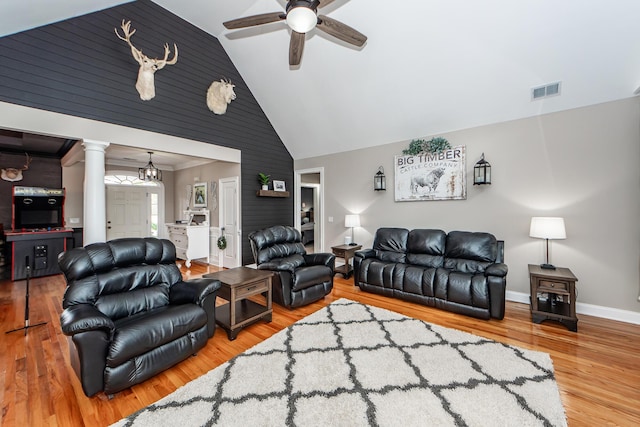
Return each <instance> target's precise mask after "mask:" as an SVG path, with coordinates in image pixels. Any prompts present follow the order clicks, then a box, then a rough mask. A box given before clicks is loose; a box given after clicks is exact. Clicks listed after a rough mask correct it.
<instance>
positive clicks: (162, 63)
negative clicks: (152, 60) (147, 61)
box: [156, 43, 178, 70]
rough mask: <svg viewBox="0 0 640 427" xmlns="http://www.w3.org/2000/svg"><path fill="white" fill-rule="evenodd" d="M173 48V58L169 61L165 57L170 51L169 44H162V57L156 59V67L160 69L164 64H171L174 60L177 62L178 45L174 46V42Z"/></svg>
mask: <svg viewBox="0 0 640 427" xmlns="http://www.w3.org/2000/svg"><path fill="white" fill-rule="evenodd" d="M173 50H174V52H175V53H174V55H173V59H172V60H171V61H167V58H168V57H169V52H171V50H169V44H168V43H165V44H164V58H163V59H162V60H159V59H157V60H156V61H157V69H158V70H159V69H161V68H164V66H165V65H173V64H175V63H176V62H178V46H176V44H175V43H174V44H173Z"/></svg>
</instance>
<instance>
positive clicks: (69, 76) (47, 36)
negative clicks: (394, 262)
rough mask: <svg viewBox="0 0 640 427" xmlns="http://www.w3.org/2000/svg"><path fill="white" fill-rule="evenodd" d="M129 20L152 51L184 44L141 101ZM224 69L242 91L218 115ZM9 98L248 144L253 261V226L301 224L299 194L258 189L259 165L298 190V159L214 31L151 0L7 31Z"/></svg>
mask: <svg viewBox="0 0 640 427" xmlns="http://www.w3.org/2000/svg"><path fill="white" fill-rule="evenodd" d="M122 19H126V20H131V21H132V24H131V26H132V28H135V29H136V33H135V35H134V36H133V38H132V42H133V44H134V45H135V46H136V47H137V48H138V49H140V50H142V51H143V52H144V53H145V54H146V55H147V56H149V57H152V58H154V57H162V55H163V54H164V51H163V46H164V43H169V46H171V49H172V51H173V43H176V44H177V45H178V50H179V56H178V62H177V64H175V65H171V66H169V65H168V66H166V67H165V68H164V69H162V70H160V71H158V72H157V73H156V75H155V86H156V97H155V98H154V99H152V100H150V101H142V100H140V98H139V95H138V93H137V91H136V90H135V81H136V78H137V72H138V64H137V63H136V62H135V61H134V59H133V58H132V56H131V51H130V49H129V47H128V45H127V44H126V43H125V42H124V41H122V40H120V39H118V38H117V37H116V35H115V34H114V28H116V27H117V28H119V27H120V22H121V21H122ZM222 77H225V78H228V79H231V81H232V82H233V83H234V84H235V85H236V87H235V92H236V95H237V99H236V100H235V101H233V102H232V103H231V104H230V105H229V107H228V109H227V113H226V114H225V115H220V116H218V115H214V114H213V113H211V112H210V111H209V110H208V108H207V106H206V92H207V89H208V87H209V85H210V84H211V82H213V81H215V80H219V79H220V78H222ZM0 100H1V101H5V102H9V103H14V104H19V105H24V106H28V107H33V108H39V109H44V110H50V111H55V112H58V113H63V114H68V115H72V116H78V117H83V118H88V119H93V120H99V121H103V122H109V123H115V124H118V125H122V126H128V127H133V128H138V129H144V130H147V131H151V132H158V133H163V134H168V135H173V136H177V137H182V138H188V139H192V140H196V141H202V142H206V143H211V144H216V145H220V146H225V147H231V148H235V149H239V150H241V151H242V168H241V169H242V172H241V192H242V194H241V203H242V206H241V208H242V251H243V263H244V264H248V263H252V262H253V259H252V255H251V249H250V246H249V241H248V238H247V236H248V234H249V233H250V232H252V231H254V230H259V229H261V228H264V227H267V226H270V225H274V224H287V225H293V197H290V198H277V199H275V198H274V199H271V198H264V197H263V198H258V197H256V190H257V189H258V188H259V185H258V182H257V174H258V172H264V173H267V174H269V175H271V176H272V179H278V180H284V181H285V182H286V184H287V189H292V188H293V184H294V183H293V158H292V157H291V155H290V154H289V152H288V151H287V149H286V147H285V146H284V145H283V144H282V141H281V140H280V138H279V136H278V135H277V133H276V132H275V130H274V129H273V127H272V125H271V123H270V122H269V120H268V119H267V117H266V116H265V114H264V112H263V111H262V109H261V108H260V106H259V105H258V103H257V102H256V100H255V98H254V97H253V95H252V93H251V91H250V90H249V88H248V87H247V85H246V84H245V82H244V81H243V79H242V77H241V76H240V74H239V73H238V70H236V68H235V66H234V65H233V63H232V62H231V60H230V59H229V57H228V56H227V54H226V52H225V51H224V49H223V48H222V45H221V44H220V43H219V41H218V40H217V39H216V38H215V37H213V36H211V35H209V34H207V33H205V32H203V31H202V30H200V29H198V28H196V27H195V26H193V25H191V24H189V23H188V22H186V21H184V20H183V19H181V18H179V17H177V16H176V15H173V14H172V13H170V12H169V11H167V10H165V9H163V8H162V7H160V6H158V5H156V4H155V3H152V2H151V1H149V0H138V1H136V2H133V3H128V4H125V5H121V6H116V7H114V8H111V9H106V10H103V11H99V12H96V13H92V14H88V15H84V16H81V17H77V18H72V19H69V20H66V21H62V22H59V23H55V24H51V25H47V26H44V27H40V28H36V29H33V30H29V31H25V32H22V33H18V34H14V35H10V36H7V37H3V38H0ZM25 130H28V129H25ZM64 136H66V135H64ZM74 136H78V135H74ZM79 136H81V135H79Z"/></svg>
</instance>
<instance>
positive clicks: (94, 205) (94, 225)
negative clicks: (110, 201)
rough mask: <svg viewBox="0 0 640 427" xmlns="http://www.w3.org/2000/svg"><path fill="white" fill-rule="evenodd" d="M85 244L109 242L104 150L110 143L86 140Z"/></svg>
mask: <svg viewBox="0 0 640 427" xmlns="http://www.w3.org/2000/svg"><path fill="white" fill-rule="evenodd" d="M82 145H83V146H84V233H83V234H84V235H83V244H84V245H85V246H86V245H89V244H91V243H96V242H105V241H106V240H107V228H106V226H107V208H106V191H105V186H104V150H105V149H106V148H107V147H108V146H109V143H108V142H102V141H94V140H90V139H85V140H84V142H83V143H82Z"/></svg>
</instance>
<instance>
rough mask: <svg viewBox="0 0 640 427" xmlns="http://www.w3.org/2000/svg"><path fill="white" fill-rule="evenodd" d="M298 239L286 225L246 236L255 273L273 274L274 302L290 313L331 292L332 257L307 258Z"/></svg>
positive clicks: (321, 255) (308, 255)
mask: <svg viewBox="0 0 640 427" xmlns="http://www.w3.org/2000/svg"><path fill="white" fill-rule="evenodd" d="M301 238H302V237H301V235H300V232H299V231H298V230H296V229H295V228H293V227H289V226H286V225H275V226H273V227H269V228H265V229H264V230H258V231H254V232H252V233H250V234H249V241H250V243H251V251H252V252H253V258H254V259H255V261H256V265H257V267H258V269H259V270H270V271H273V272H275V273H276V274H275V275H274V278H273V301H274V302H276V303H278V304H280V305H282V306H284V307H287V308H290V309H291V308H295V307H300V306H302V305H306V304H310V303H312V302H314V301H317V300H319V299H322V298H324V296H325V295H328V294H329V293H330V292H331V290H332V289H333V275H334V270H335V263H336V257H335V255H333V254H329V253H313V254H307V252H306V250H305V249H304V245H303V244H302V240H301Z"/></svg>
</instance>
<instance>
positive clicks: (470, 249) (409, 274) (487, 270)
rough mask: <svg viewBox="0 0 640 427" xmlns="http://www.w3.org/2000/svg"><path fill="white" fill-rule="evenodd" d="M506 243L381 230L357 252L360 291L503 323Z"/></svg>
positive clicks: (464, 234) (477, 236) (481, 236)
mask: <svg viewBox="0 0 640 427" xmlns="http://www.w3.org/2000/svg"><path fill="white" fill-rule="evenodd" d="M503 260H504V242H502V241H499V240H496V238H495V237H494V236H493V235H492V234H489V233H474V232H468V231H451V232H450V233H449V234H447V233H445V232H444V231H442V230H429V229H415V230H411V231H409V230H407V229H405V228H380V229H378V230H377V232H376V236H375V239H374V242H373V248H371V249H366V250H361V251H358V252H356V254H355V257H354V261H353V264H354V276H353V277H354V282H355V284H356V285H357V286H359V287H360V289H362V290H364V291H368V292H374V293H377V294H381V295H386V296H390V297H396V298H400V299H403V300H406V301H412V302H416V303H420V304H425V305H428V306H433V307H437V308H441V309H445V310H449V311H452V312H455V313H460V314H465V315H468V316H473V317H478V318H481V319H489V318H495V319H502V318H504V310H505V290H506V276H507V270H508V269H507V266H506V265H505V264H504V263H503Z"/></svg>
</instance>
